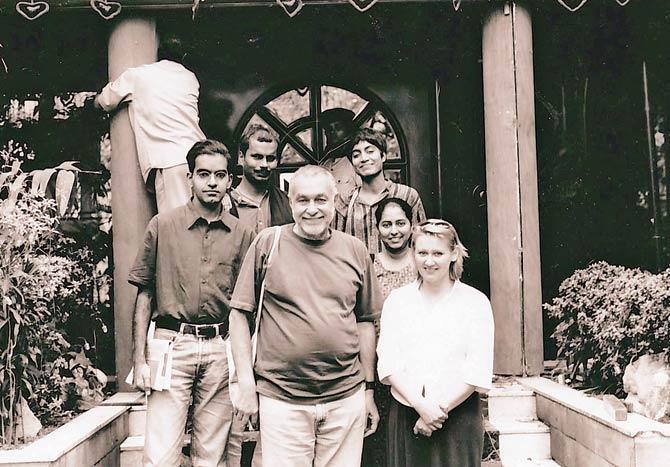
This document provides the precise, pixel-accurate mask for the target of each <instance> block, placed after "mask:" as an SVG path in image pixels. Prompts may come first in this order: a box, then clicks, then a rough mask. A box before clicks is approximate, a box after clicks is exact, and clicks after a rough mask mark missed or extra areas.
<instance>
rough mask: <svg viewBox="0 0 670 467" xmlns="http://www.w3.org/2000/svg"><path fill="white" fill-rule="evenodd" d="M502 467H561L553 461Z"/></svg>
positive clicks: (542, 460)
mask: <svg viewBox="0 0 670 467" xmlns="http://www.w3.org/2000/svg"><path fill="white" fill-rule="evenodd" d="M502 467H561V465H560V464H558V463H557V462H556V461H555V460H553V459H541V460H525V461H518V462H516V463H507V464H502Z"/></svg>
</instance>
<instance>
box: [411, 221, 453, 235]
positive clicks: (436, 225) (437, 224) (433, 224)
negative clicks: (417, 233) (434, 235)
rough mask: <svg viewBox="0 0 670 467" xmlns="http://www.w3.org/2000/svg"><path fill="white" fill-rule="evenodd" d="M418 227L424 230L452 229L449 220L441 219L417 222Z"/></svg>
mask: <svg viewBox="0 0 670 467" xmlns="http://www.w3.org/2000/svg"><path fill="white" fill-rule="evenodd" d="M419 228H420V229H421V230H423V231H424V232H426V231H428V232H430V231H433V232H445V231H447V230H449V229H453V227H452V225H451V224H450V223H449V222H447V221H443V220H442V219H427V220H425V221H423V222H421V223H420V224H419Z"/></svg>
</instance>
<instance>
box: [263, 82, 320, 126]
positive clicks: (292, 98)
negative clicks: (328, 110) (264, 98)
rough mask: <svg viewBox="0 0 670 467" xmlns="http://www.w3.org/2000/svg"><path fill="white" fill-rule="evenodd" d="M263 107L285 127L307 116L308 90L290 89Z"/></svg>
mask: <svg viewBox="0 0 670 467" xmlns="http://www.w3.org/2000/svg"><path fill="white" fill-rule="evenodd" d="M265 107H267V108H268V110H270V111H271V112H272V113H273V114H275V115H276V116H277V117H278V118H279V119H280V120H281V121H283V122H284V123H285V124H286V125H290V124H291V123H293V122H294V121H296V120H297V119H299V118H302V117H308V116H309V90H307V91H305V90H304V89H302V88H301V89H299V90H296V89H292V90H290V91H288V92H285V93H284V94H282V95H281V96H279V97H276V98H274V99H272V101H270V102H268V103H267V104H266V105H265Z"/></svg>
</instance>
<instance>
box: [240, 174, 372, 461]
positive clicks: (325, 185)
mask: <svg viewBox="0 0 670 467" xmlns="http://www.w3.org/2000/svg"><path fill="white" fill-rule="evenodd" d="M336 192H337V188H336V183H335V180H334V179H333V177H332V175H330V173H329V172H328V171H327V170H325V169H323V168H321V167H316V166H307V167H303V168H301V169H299V170H298V171H297V172H296V173H295V175H294V176H293V178H292V180H291V186H290V188H289V200H290V203H291V209H292V214H293V219H294V221H295V223H294V224H289V225H286V226H282V227H279V228H280V229H281V230H280V233H279V240H278V243H277V244H276V246H275V249H274V253H273V257H272V263H271V264H270V265H269V266H267V267H265V266H266V257H267V256H268V254H269V252H270V249H271V248H272V245H273V240H274V237H275V236H274V232H273V229H266V230H264V231H262V232H260V233H259V235H258V237H257V238H256V240H254V243H253V244H252V246H251V247H250V249H249V252H248V253H247V256H246V258H245V259H244V263H243V264H242V267H241V269H240V275H239V277H238V281H237V284H236V285H235V291H234V292H233V299H232V306H233V308H234V310H233V312H232V313H231V318H230V326H231V327H230V329H231V339H232V350H233V356H234V359H235V364H236V366H237V370H238V377H239V385H240V395H239V400H238V403H237V406H236V414H235V416H236V417H237V418H238V419H240V420H243V421H245V420H247V419H248V418H249V417H251V418H255V417H256V416H257V415H260V433H261V440H262V444H263V465H264V466H265V467H275V466H277V467H281V466H286V467H300V466H305V467H307V466H329V467H338V466H341V467H351V466H356V465H359V464H360V459H361V450H362V446H363V437H364V434H365V435H367V434H370V433H373V432H374V431H375V430H376V427H377V422H378V420H379V415H378V413H377V408H376V407H375V403H374V397H373V389H374V387H373V386H374V366H373V363H374V356H375V354H374V344H375V330H374V324H373V321H374V319H375V317H376V316H377V315H378V313H379V310H380V307H381V296H380V292H379V288H378V284H377V282H376V278H375V277H374V271H373V268H372V263H371V260H370V257H369V255H368V252H367V250H366V248H365V245H363V243H362V242H361V241H360V240H358V239H356V238H354V237H351V236H349V235H346V234H344V233H342V232H338V231H334V230H331V229H330V227H329V226H330V223H331V221H332V219H333V216H334V215H335V206H334V200H335V194H336ZM263 280H265V293H264V297H263V302H262V309H261V310H260V313H261V317H260V325H259V335H258V347H257V349H258V353H257V360H256V362H255V366H254V365H253V362H252V357H251V341H250V333H249V325H248V318H249V316H250V315H251V314H252V313H253V312H254V311H255V310H256V307H257V301H258V290H259V289H260V284H261V282H262V281H263Z"/></svg>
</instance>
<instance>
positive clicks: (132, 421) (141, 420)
mask: <svg viewBox="0 0 670 467" xmlns="http://www.w3.org/2000/svg"><path fill="white" fill-rule="evenodd" d="M146 422H147V406H146V405H137V406H134V407H132V408H131V409H130V413H129V414H128V436H143V435H144V428H145V426H146Z"/></svg>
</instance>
